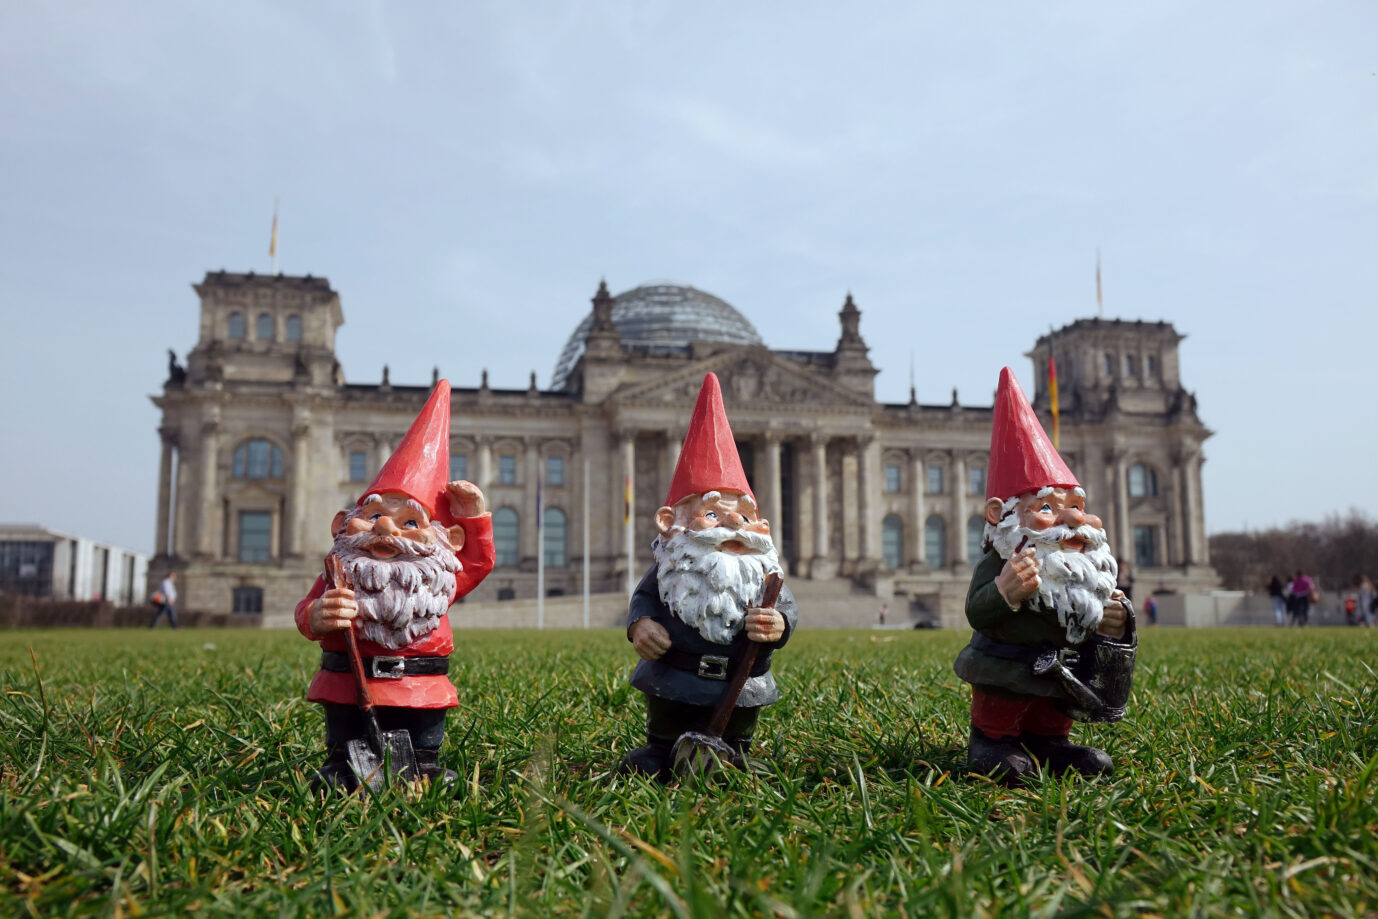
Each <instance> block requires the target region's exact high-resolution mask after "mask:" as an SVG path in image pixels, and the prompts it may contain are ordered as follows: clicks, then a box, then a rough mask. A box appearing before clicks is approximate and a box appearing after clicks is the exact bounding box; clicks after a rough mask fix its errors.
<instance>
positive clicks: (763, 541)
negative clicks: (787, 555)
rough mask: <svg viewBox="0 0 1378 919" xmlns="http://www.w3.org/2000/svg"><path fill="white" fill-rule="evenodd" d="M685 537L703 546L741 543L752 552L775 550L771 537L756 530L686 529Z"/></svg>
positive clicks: (714, 547)
mask: <svg viewBox="0 0 1378 919" xmlns="http://www.w3.org/2000/svg"><path fill="white" fill-rule="evenodd" d="M683 532H684V535H685V536H687V537H688V538H689V539H692V540H693V541H694V542H696V543H698V544H699V545H701V546H709V547H710V548H713V549H718V548H721V547H722V545H723V544H724V543H729V542H738V543H741V544H742V545H743V546H744V547H746V549H747V550H748V551H751V552H768V551H770V550H771V549H773V548H775V543H773V542H771V539H770V537H769V536H767V535H765V534H764V533H757V532H756V531H755V530H734V529H732V528H731V527H709V528H708V529H706V530H690V529H685V530H684V531H683Z"/></svg>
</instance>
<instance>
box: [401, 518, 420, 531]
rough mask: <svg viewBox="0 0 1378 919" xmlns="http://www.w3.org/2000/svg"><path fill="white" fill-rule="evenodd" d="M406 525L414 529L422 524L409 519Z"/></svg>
mask: <svg viewBox="0 0 1378 919" xmlns="http://www.w3.org/2000/svg"><path fill="white" fill-rule="evenodd" d="M404 526H406V527H407V528H408V529H412V530H414V529H416V528H417V527H418V526H420V524H419V523H417V522H416V521H415V520H408V521H407V522H406V523H405V524H404Z"/></svg>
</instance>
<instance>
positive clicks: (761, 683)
mask: <svg viewBox="0 0 1378 919" xmlns="http://www.w3.org/2000/svg"><path fill="white" fill-rule="evenodd" d="M775 609H776V610H777V611H779V613H780V615H781V616H783V617H784V619H785V634H784V635H782V636H781V637H780V640H779V641H777V642H774V643H772V644H763V645H761V647H760V650H759V651H757V657H756V661H757V669H759V668H760V667H761V666H764V667H765V668H766V672H765V673H763V674H761V675H760V676H753V677H748V678H747V681H746V685H745V686H743V687H742V694H741V695H740V696H739V697H738V698H737V707H738V708H755V707H758V706H761V705H769V704H771V703H772V702H774V701H775V700H776V699H778V698H779V697H780V693H779V691H778V690H777V689H776V688H775V677H774V676H773V675H771V673H770V669H769V668H770V654H771V652H772V651H774V650H775V649H776V648H783V647H784V646H785V642H787V641H789V637H790V635H791V634H792V633H793V632H794V627H795V624H796V623H797V622H798V619H799V617H798V613H797V612H796V609H795V604H794V595H793V594H791V593H790V590H789V587H788V586H786V587H784V588H782V589H781V590H780V599H779V600H778V601H776V603H775ZM648 616H649V617H650V618H652V619H654V620H655V621H656V622H658V623H660V624H661V625H662V626H664V627H665V631H666V632H668V633H669V634H670V647H671V648H672V649H674V650H676V651H679V652H681V653H684V654H693V655H704V654H716V655H721V656H726V657H731V658H733V659H736V658H738V657H740V656H741V655H742V654H743V653H745V652H746V646H747V644H748V643H749V642H750V639H749V638H747V637H746V631H745V630H743V631H740V632H738V633H737V635H736V637H735V638H733V640H732V643H731V644H727V645H720V644H716V643H715V642H711V641H709V640H708V639H706V638H704V637H703V636H702V635H700V634H699V630H698V629H695V628H692V627H691V626H688V625H685V624H684V623H683V622H682V621H680V618H679V617H678V616H676V615H675V614H674V613H672V612H670V608H669V607H667V606H666V605H665V603H664V602H663V601H662V600H661V599H660V582H659V580H658V579H657V577H656V568H655V566H654V565H652V566H651V570H650V571H648V572H646V576H645V577H644V578H642V579H641V583H640V584H638V585H637V586H636V590H635V592H633V594H632V601H631V603H630V604H628V606H627V629H628V632H629V633H630V630H631V627H632V623H634V622H636V621H637V620H638V619H644V618H646V617H648ZM631 682H632V686H634V687H635V688H637V689H639V690H641V691H642V692H644V693H645V694H646V695H648V696H656V697H658V698H661V699H669V700H671V701H672V702H684V703H686V704H688V705H716V704H717V702H718V700H719V699H720V698H722V694H723V690H724V689H725V688H726V687H727V681H726V680H713V679H708V678H706V677H701V676H699V675H698V674H697V673H690V672H688V671H686V670H680V669H678V668H676V667H671V666H670V665H669V664H666V663H665V662H664V661H659V660H656V661H643V660H638V661H637V664H636V669H635V670H633V671H632V680H631Z"/></svg>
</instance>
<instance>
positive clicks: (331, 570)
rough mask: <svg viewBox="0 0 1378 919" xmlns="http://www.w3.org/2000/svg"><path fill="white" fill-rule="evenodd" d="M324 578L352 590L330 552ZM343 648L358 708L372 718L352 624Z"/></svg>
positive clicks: (370, 699) (326, 561)
mask: <svg viewBox="0 0 1378 919" xmlns="http://www.w3.org/2000/svg"><path fill="white" fill-rule="evenodd" d="M325 577H326V580H327V581H328V582H329V583H330V586H331V587H343V588H345V589H346V590H353V588H352V587H350V585H349V575H348V574H347V573H346V572H345V570H344V565H343V564H341V563H340V559H339V556H337V555H336V554H335V553H334V552H331V553H330V554H329V555H327V556H326V557H325ZM344 633H345V648H346V649H347V650H348V651H349V664H350V667H351V668H352V669H353V671H354V682H355V684H357V685H358V687H359V708H361V709H363V710H364V712H365V714H367V715H368V716H369V717H370V718H372V717H373V696H372V695H371V694H370V693H369V691H368V679H367V678H366V677H365V676H364V659H363V656H362V655H360V654H359V641H358V639H356V638H355V637H354V624H353V623H350V625H349V628H347V629H345V630H344Z"/></svg>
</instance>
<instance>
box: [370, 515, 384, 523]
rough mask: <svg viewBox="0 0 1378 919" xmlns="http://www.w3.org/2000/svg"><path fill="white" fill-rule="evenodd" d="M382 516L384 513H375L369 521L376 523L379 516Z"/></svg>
mask: <svg viewBox="0 0 1378 919" xmlns="http://www.w3.org/2000/svg"><path fill="white" fill-rule="evenodd" d="M381 516H383V515H382V514H374V515H373V516H372V517H370V518H368V522H369V523H376V522H377V520H378V518H379V517H381Z"/></svg>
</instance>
